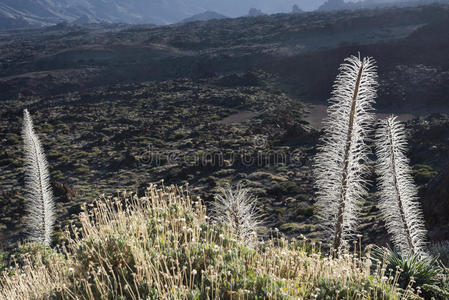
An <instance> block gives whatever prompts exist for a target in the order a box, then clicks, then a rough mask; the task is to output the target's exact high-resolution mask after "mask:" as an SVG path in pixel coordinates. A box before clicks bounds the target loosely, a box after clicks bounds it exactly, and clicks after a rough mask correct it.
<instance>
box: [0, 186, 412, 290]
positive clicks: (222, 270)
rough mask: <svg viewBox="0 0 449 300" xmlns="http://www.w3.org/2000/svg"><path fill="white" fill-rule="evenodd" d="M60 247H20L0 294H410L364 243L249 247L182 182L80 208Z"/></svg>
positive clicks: (277, 242) (275, 240)
mask: <svg viewBox="0 0 449 300" xmlns="http://www.w3.org/2000/svg"><path fill="white" fill-rule="evenodd" d="M66 239H67V240H66V245H65V246H64V247H60V249H59V250H58V251H53V250H48V249H47V250H45V249H44V248H42V247H41V246H36V245H27V246H23V247H22V248H21V249H22V252H20V253H21V254H20V255H19V256H18V257H17V258H16V260H17V264H16V267H15V268H12V269H9V270H8V271H5V272H4V273H3V274H2V276H1V278H0V284H1V291H0V296H1V298H2V299H49V298H51V299H413V298H416V297H417V296H415V295H414V294H413V290H412V288H411V287H410V286H409V287H408V288H407V289H406V290H401V289H399V288H398V287H397V286H396V284H397V282H396V280H397V276H394V274H393V275H391V274H390V273H389V271H388V270H386V267H385V264H383V263H382V262H378V263H375V262H374V263H373V260H372V259H371V257H370V251H369V249H368V250H367V251H366V252H365V254H364V255H363V256H362V255H361V254H360V253H358V252H359V251H356V252H357V253H356V252H351V253H349V252H344V253H340V255H334V254H329V255H326V254H325V253H323V252H322V251H321V245H319V244H314V243H312V242H309V241H307V240H305V239H302V240H299V241H295V240H293V241H287V240H286V239H284V238H282V237H280V236H277V234H274V236H273V237H271V238H269V239H267V240H265V241H264V242H260V243H259V244H258V245H257V246H256V247H254V249H249V248H247V247H245V246H244V245H243V244H242V243H239V242H237V240H236V239H235V237H234V236H233V235H232V234H231V231H230V230H228V229H227V228H226V227H225V226H224V225H221V224H216V223H213V222H210V220H209V218H208V216H207V215H206V208H205V206H204V204H203V203H202V202H201V200H200V199H196V198H193V197H191V196H190V195H189V193H188V192H186V190H185V189H183V188H177V187H173V186H172V187H157V186H155V185H151V186H150V187H149V188H148V189H147V192H146V195H145V196H144V197H138V196H136V195H135V194H133V193H126V192H123V193H120V194H118V195H117V196H116V197H101V198H100V199H98V200H97V201H96V202H94V204H91V205H86V206H85V207H84V208H83V212H82V213H81V215H80V218H79V222H78V223H76V224H73V225H72V227H71V228H68V229H67V231H66Z"/></svg>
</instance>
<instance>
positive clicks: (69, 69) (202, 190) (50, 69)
mask: <svg viewBox="0 0 449 300" xmlns="http://www.w3.org/2000/svg"><path fill="white" fill-rule="evenodd" d="M448 11H449V10H448V8H447V7H444V6H441V7H434V6H429V7H424V8H407V9H386V10H376V11H361V12H342V13H326V14H316V13H314V14H305V15H275V16H267V17H258V18H252V19H233V20H219V21H211V22H206V23H190V24H186V25H176V26H168V27H149V26H134V27H131V26H127V25H108V26H103V27H102V26H99V25H95V26H94V25H92V26H68V25H60V26H54V27H50V28H46V29H41V30H35V31H21V32H14V33H11V32H9V33H5V32H3V33H0V45H1V47H0V99H1V101H0V143H1V152H0V241H2V243H3V247H8V246H10V245H12V244H13V243H15V242H17V241H18V240H19V239H20V238H22V237H23V236H24V231H23V222H24V213H23V208H24V203H23V162H22V157H23V153H22V149H21V143H22V141H21V136H20V132H21V122H22V111H23V109H24V108H28V109H29V110H30V112H31V114H32V116H33V118H34V122H35V127H36V131H37V132H38V133H39V136H40V137H41V140H42V142H43V144H44V148H45V150H46V154H47V157H48V160H49V163H50V171H51V177H52V185H53V188H54V191H55V194H56V198H57V212H58V225H57V231H59V230H61V228H62V227H63V226H64V224H66V223H67V222H69V220H70V219H73V218H75V217H76V214H77V213H78V212H79V211H80V205H81V204H82V203H84V202H89V201H91V200H92V199H94V198H95V197H96V196H97V195H99V194H102V193H107V194H110V193H116V191H117V190H118V189H128V190H137V191H140V192H141V191H142V190H143V189H145V187H146V186H147V184H148V183H149V182H160V181H161V180H164V184H171V183H176V184H189V186H190V188H191V189H192V191H193V192H194V193H196V194H198V195H200V196H202V198H203V199H204V200H205V201H206V203H210V201H211V200H212V199H213V194H214V192H215V191H216V189H217V188H218V187H220V186H223V185H224V184H226V183H241V184H244V185H246V186H247V187H248V188H250V189H251V191H252V192H253V193H254V194H255V195H257V196H258V199H259V200H258V201H259V202H260V205H259V207H260V210H261V213H263V214H264V215H265V219H266V226H267V227H278V228H280V230H281V231H282V232H284V233H285V234H287V235H290V236H297V235H299V234H305V235H307V236H309V237H310V238H313V239H318V238H319V237H320V232H319V230H317V222H316V220H315V219H314V217H313V205H314V197H313V185H312V182H313V175H312V157H313V155H314V153H315V147H316V145H317V142H318V139H319V135H320V132H319V131H318V130H319V129H318V127H316V126H315V128H314V126H311V124H309V123H308V122H307V120H310V116H308V113H309V111H312V112H313V110H309V107H308V103H313V104H318V105H324V104H325V103H326V101H325V100H326V99H327V98H328V97H329V90H330V88H331V86H332V80H333V79H334V78H335V75H336V73H337V67H338V64H339V63H341V62H342V60H343V58H344V57H346V56H348V55H349V54H353V53H356V49H359V50H360V49H361V50H362V51H363V53H367V54H370V55H374V56H375V57H376V59H377V60H378V62H379V75H380V89H379V98H378V105H377V109H378V112H379V113H382V114H390V113H395V114H407V115H408V116H409V118H407V119H410V118H413V117H415V116H416V117H417V118H415V119H412V120H410V121H408V122H407V128H408V130H409V139H410V157H411V164H412V165H413V169H414V176H415V180H416V182H417V183H418V184H419V186H420V194H421V200H422V202H423V205H424V208H425V217H426V221H427V225H428V227H429V229H431V232H430V234H429V235H430V237H431V238H432V240H434V241H436V240H444V239H448V238H449V236H448V233H449V230H447V226H448V222H449V220H448V219H447V215H449V214H447V213H446V212H447V209H446V208H447V207H449V205H447V201H449V191H448V190H447V187H448V184H447V182H448V178H449V175H448V169H449V167H447V165H448V164H449V161H448V157H449V155H448V154H449V146H448V145H449V118H448V116H447V115H445V114H444V113H447V112H448V110H449V104H448V103H449V100H448V98H447V93H446V91H447V87H448V86H449V85H448V82H449V77H448V75H447V74H448V72H449V66H448V64H447V61H449V60H447V53H449V52H447V50H449V44H448V43H447V41H448V40H449V39H444V37H445V36H446V35H447V34H448V32H447V29H445V28H447V27H444V26H442V25H441V24H443V25H444V24H446V23H445V22H447V19H446V18H448V16H449V12H448ZM378 20H384V21H385V22H383V26H381V27H379V26H378ZM379 28H380V29H379ZM326 37H328V39H326ZM345 41H346V42H345ZM347 41H352V43H353V45H348V43H347ZM426 49H427V50H426ZM406 50H407V51H406ZM424 50H426V51H424ZM437 112H438V113H440V114H435V113H437ZM431 113H434V114H431ZM313 117H315V118H313ZM312 119H317V117H316V116H312ZM312 125H315V124H312ZM374 181H375V178H372V182H373V183H374ZM372 192H373V193H372V196H371V197H370V198H369V199H366V203H365V208H364V212H363V216H362V218H361V223H362V225H361V230H362V231H363V234H364V242H365V243H368V242H378V243H384V242H386V241H387V239H388V237H387V236H386V235H385V230H384V227H383V224H382V222H381V221H380V218H379V216H378V212H377V210H376V208H375V207H374V205H373V204H374V203H375V201H376V194H375V189H374V188H373V190H372ZM56 236H58V234H57V235H56ZM57 240H58V239H57V238H56V241H57ZM0 248H1V246H0Z"/></svg>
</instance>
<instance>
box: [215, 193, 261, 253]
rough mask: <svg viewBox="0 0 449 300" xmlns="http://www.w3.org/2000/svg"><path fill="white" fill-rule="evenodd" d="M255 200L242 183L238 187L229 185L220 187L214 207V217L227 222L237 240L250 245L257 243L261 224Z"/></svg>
mask: <svg viewBox="0 0 449 300" xmlns="http://www.w3.org/2000/svg"><path fill="white" fill-rule="evenodd" d="M255 200H256V198H254V197H253V196H251V194H249V192H248V190H247V189H245V188H242V187H241V186H240V185H239V186H237V188H236V189H233V188H232V187H231V186H228V187H226V188H221V189H220V192H219V194H217V195H216V196H215V202H214V203H213V207H212V211H213V213H214V219H215V220H216V221H218V222H221V223H224V224H226V225H227V226H228V227H229V229H230V230H231V231H232V232H233V233H234V235H235V237H236V239H237V241H238V242H241V243H243V244H244V245H245V246H248V247H252V246H254V244H256V243H257V230H258V228H259V226H260V225H261V222H260V220H259V215H258V212H257V209H256V204H255Z"/></svg>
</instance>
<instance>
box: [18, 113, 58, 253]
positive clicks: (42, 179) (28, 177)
mask: <svg viewBox="0 0 449 300" xmlns="http://www.w3.org/2000/svg"><path fill="white" fill-rule="evenodd" d="M22 136H23V140H24V151H25V185H26V187H25V189H26V210H27V213H28V216H27V226H28V233H29V239H30V241H32V242H38V243H42V244H44V245H45V246H50V242H51V235H52V230H53V224H54V221H55V215H54V200H53V194H52V191H51V187H50V180H49V179H50V176H49V173H48V163H47V159H46V158H45V154H44V151H43V149H42V146H41V143H40V141H39V138H38V136H37V135H36V133H35V132H34V128H33V120H32V119H31V116H30V113H29V112H28V110H26V109H25V110H24V112H23V129H22Z"/></svg>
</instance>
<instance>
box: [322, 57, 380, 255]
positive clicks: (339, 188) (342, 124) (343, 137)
mask: <svg viewBox="0 0 449 300" xmlns="http://www.w3.org/2000/svg"><path fill="white" fill-rule="evenodd" d="M376 88H377V72H376V66H375V61H374V60H373V59H372V58H369V57H368V58H364V59H363V60H361V59H360V57H355V56H351V57H349V58H346V59H345V62H344V63H343V64H342V65H341V66H340V74H339V75H338V76H337V79H336V80H335V84H334V87H333V91H332V97H331V99H330V100H329V104H330V106H329V108H328V111H327V118H326V120H325V121H324V128H323V129H324V135H323V137H322V138H321V146H319V148H318V154H317V156H316V157H315V161H314V170H315V187H316V190H317V203H316V210H317V216H318V218H319V219H320V226H321V228H322V229H323V231H324V233H325V236H326V238H327V239H328V240H329V241H330V242H332V244H333V247H334V248H335V249H339V248H341V247H342V246H344V245H345V244H346V242H347V240H348V239H349V238H350V236H351V235H352V234H353V231H354V228H355V226H356V224H357V217H358V215H359V212H360V201H361V199H362V197H363V196H364V195H365V194H366V180H365V177H366V175H367V173H368V171H369V170H368V166H367V161H368V153H369V149H368V147H367V145H366V143H365V140H366V137H367V133H368V131H369V129H370V124H371V123H372V122H373V120H374V114H373V113H372V111H373V104H374V102H375V98H376Z"/></svg>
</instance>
